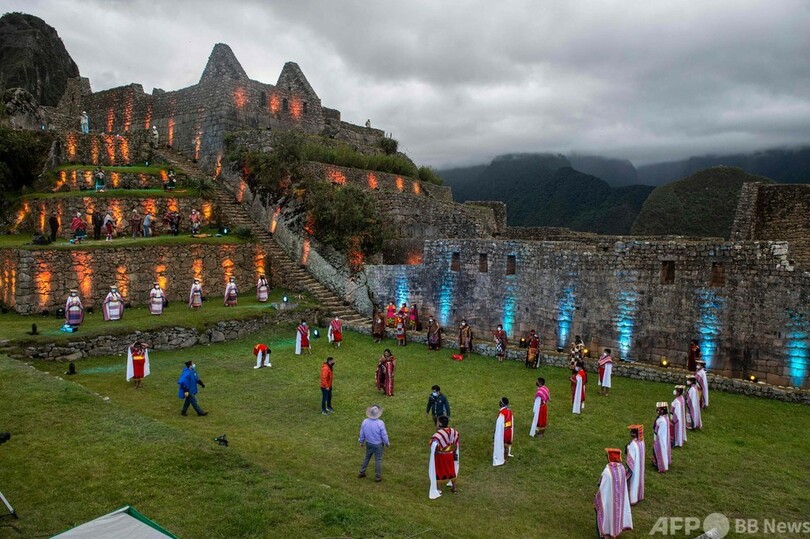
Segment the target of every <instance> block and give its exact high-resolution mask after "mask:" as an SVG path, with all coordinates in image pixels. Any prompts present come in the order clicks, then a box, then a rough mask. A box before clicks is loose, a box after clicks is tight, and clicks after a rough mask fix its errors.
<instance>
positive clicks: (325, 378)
mask: <svg viewBox="0 0 810 539" xmlns="http://www.w3.org/2000/svg"><path fill="white" fill-rule="evenodd" d="M334 368H335V358H333V357H331V356H329V357H328V358H326V361H324V362H323V364H322V365H321V413H322V414H323V415H329V414H330V413H331V412H334V410H333V409H332V378H333V376H334Z"/></svg>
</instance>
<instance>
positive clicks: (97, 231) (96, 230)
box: [93, 210, 104, 240]
mask: <svg viewBox="0 0 810 539" xmlns="http://www.w3.org/2000/svg"><path fill="white" fill-rule="evenodd" d="M102 226H104V214H103V213H101V210H96V211H94V212H93V239H94V240H100V239H101V227H102Z"/></svg>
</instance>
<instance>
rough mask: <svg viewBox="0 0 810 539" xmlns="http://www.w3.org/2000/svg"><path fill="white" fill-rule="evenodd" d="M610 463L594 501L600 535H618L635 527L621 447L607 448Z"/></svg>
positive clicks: (604, 472) (600, 480) (603, 471)
mask: <svg viewBox="0 0 810 539" xmlns="http://www.w3.org/2000/svg"><path fill="white" fill-rule="evenodd" d="M605 452H607V457H608V463H607V465H606V466H605V469H604V470H602V476H601V477H600V479H599V491H598V492H597V493H596V498H595V499H594V501H593V504H594V507H595V508H596V529H597V530H598V532H599V537H618V536H619V535H620V534H621V533H622V532H623V531H625V530H632V529H633V515H632V513H631V510H630V496H629V493H628V492H627V477H626V475H625V474H626V472H625V470H624V466H622V451H621V449H613V448H606V449H605Z"/></svg>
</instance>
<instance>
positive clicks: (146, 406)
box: [0, 326, 810, 538]
mask: <svg viewBox="0 0 810 539" xmlns="http://www.w3.org/2000/svg"><path fill="white" fill-rule="evenodd" d="M293 336H294V330H293V328H292V327H280V326H277V327H275V328H273V330H272V331H268V332H266V333H263V334H261V335H257V336H252V337H249V338H246V339H244V340H242V341H234V342H231V343H223V344H219V345H211V346H203V347H196V348H192V349H187V350H184V351H178V352H155V353H153V354H152V357H151V365H152V375H151V376H150V377H148V378H147V379H146V380H145V382H144V388H143V389H139V390H135V389H132V388H131V387H130V385H128V384H127V383H126V382H125V381H124V376H125V360H124V357H103V358H92V359H87V360H82V361H80V362H77V368H78V371H79V374H78V375H77V376H75V377H72V378H70V379H67V380H66V379H62V377H61V376H59V377H57V376H54V375H61V373H62V372H63V371H64V370H65V365H64V364H55V363H36V364H35V367H36V368H35V369H32V368H30V367H28V366H26V365H25V364H23V363H20V362H16V361H12V360H8V359H0V395H2V396H3V402H4V405H3V406H0V430H4V431H5V430H7V431H10V432H12V435H13V437H12V440H11V441H10V442H9V443H7V444H5V445H4V446H3V448H2V449H0V455H2V459H3V460H2V463H3V465H2V467H0V486H2V489H3V492H4V493H5V494H6V496H7V497H9V500H10V501H11V503H12V504H13V505H14V506H15V508H16V509H17V511H18V513H19V514H20V516H21V519H20V520H19V521H4V522H0V536H3V534H7V535H8V536H12V537H16V536H18V534H17V533H16V532H12V531H11V530H10V526H15V527H16V528H17V529H18V530H19V532H20V533H19V536H25V537H31V536H41V535H47V534H51V533H55V532H58V531H60V530H63V529H65V528H68V527H70V526H72V525H75V524H77V523H80V522H83V521H85V520H88V519H91V518H94V517H95V516H98V515H101V514H103V513H106V512H108V511H110V510H112V509H115V508H117V507H119V506H122V505H125V504H131V505H133V506H135V507H136V508H138V510H140V511H141V512H143V513H144V514H145V515H147V516H149V517H150V518H153V519H154V520H156V521H157V522H159V523H160V524H162V525H163V526H165V527H166V528H168V529H169V530H171V531H173V532H174V533H176V534H177V535H179V536H180V537H282V536H289V537H384V536H386V537H416V536H419V537H510V538H511V537H572V538H573V537H589V536H593V529H594V525H593V505H592V504H593V497H594V494H595V491H596V483H597V480H598V477H599V474H600V473H601V470H602V468H603V467H604V463H605V457H604V452H603V448H605V447H624V445H625V443H626V442H627V439H628V436H627V430H626V428H625V427H626V426H627V425H629V424H631V423H639V422H640V423H644V424H645V425H646V426H647V427H648V432H647V447H648V451H647V460H648V468H647V481H646V500H644V501H643V502H642V503H641V504H640V505H638V506H637V507H636V508H634V509H633V519H634V523H635V531H634V532H632V533H629V534H627V536H630V537H642V536H646V535H647V534H648V533H649V531H650V529H651V528H652V526H653V524H654V523H655V522H656V520H657V519H658V518H659V517H660V516H682V517H689V516H693V517H699V518H700V519H701V520H702V519H703V518H704V517H705V516H707V515H708V514H710V513H712V512H720V513H725V514H726V515H728V516H729V517H730V518H735V517H736V518H757V519H763V518H775V519H777V520H785V521H796V520H807V516H808V512H807V507H808V504H809V503H810V459H808V455H810V439H809V438H808V437H807V434H806V433H807V431H808V429H810V414H808V409H807V408H806V407H801V406H798V405H790V404H786V403H783V402H776V401H767V400H760V399H752V398H745V397H743V396H739V395H730V394H722V393H719V392H715V393H713V394H712V403H711V408H709V409H708V410H707V411H706V412H705V414H704V424H705V428H704V430H703V431H701V432H695V433H691V432H690V433H689V441H688V443H687V446H686V447H685V448H682V449H678V450H676V451H675V454H674V458H673V466H672V468H671V470H670V472H669V473H667V474H663V475H661V474H657V473H655V472H654V471H653V470H652V469H651V463H650V452H651V446H652V436H651V433H649V427H650V426H651V423H652V421H653V419H654V417H655V403H656V401H660V400H671V398H672V396H671V395H672V394H671V391H672V388H671V387H670V386H668V385H664V384H653V383H646V382H640V381H634V380H629V379H624V378H615V379H614V388H613V392H612V393H611V396H610V397H608V398H604V397H599V396H598V395H597V394H596V393H597V392H596V388H595V387H594V384H593V380H591V384H589V386H588V400H587V408H586V410H585V412H584V413H583V415H581V416H574V415H572V414H571V413H570V397H569V396H570V386H569V382H568V376H569V373H568V372H567V371H566V370H563V369H556V368H551V367H544V368H541V369H540V370H538V371H533V370H526V369H525V367H523V365H522V364H520V363H518V362H507V363H504V364H498V363H496V362H495V361H494V360H493V359H492V358H484V357H480V356H473V357H472V358H470V359H468V360H465V361H464V362H455V361H452V360H451V359H450V358H449V356H450V351H446V350H445V351H442V352H440V353H436V354H429V353H428V352H427V351H426V350H425V346H424V345H416V344H412V345H410V346H407V347H406V348H400V349H393V350H394V352H395V354H396V355H397V357H398V364H397V373H396V391H395V396H394V397H389V398H384V397H381V396H379V394H378V393H377V392H376V391H375V389H374V383H373V374H374V366H375V364H376V360H377V357H378V356H379V355H380V353H381V352H382V349H383V348H384V347H385V346H389V347H392V346H393V341H390V340H389V341H386V342H385V343H384V345H383V346H381V345H376V344H374V343H373V342H372V341H371V339H370V338H368V337H365V336H361V335H356V334H352V333H349V334H347V336H346V342H345V343H344V346H343V347H342V348H341V349H339V350H332V349H331V348H329V345H328V343H327V342H326V341H325V339H324V338H322V339H318V340H315V341H314V347H315V353H314V354H313V355H311V356H308V355H304V356H294V354H293V348H294V342H293ZM259 340H262V341H264V342H267V343H268V344H269V345H270V347H271V349H272V350H273V354H272V356H271V359H272V362H273V367H272V368H271V369H262V370H258V371H256V370H254V369H253V368H252V367H253V365H254V363H255V360H254V358H252V357H251V348H252V346H253V344H254V343H255V342H257V341H259ZM121 352H122V354H123V353H124V350H122V351H121ZM326 355H333V356H334V357H335V358H336V366H335V385H334V399H333V405H334V407H335V409H336V412H335V414H333V415H330V416H328V417H324V416H322V415H321V414H320V406H319V405H320V391H319V389H318V380H319V369H320V364H321V362H322V361H323V359H324V358H325V356H326ZM190 358H193V359H194V360H195V361H196V363H197V365H198V370H199V372H200V375H201V378H202V379H203V380H204V381H205V383H206V388H205V389H202V390H201V392H200V394H199V395H198V397H199V401H200V404H201V405H202V407H203V408H204V409H206V410H208V411H209V412H210V415H209V416H207V417H204V418H200V417H196V416H195V415H194V414H193V413H191V414H190V415H189V416H188V417H182V416H181V415H180V414H179V409H180V406H181V400H180V399H178V398H177V396H176V395H177V384H176V381H177V377H178V375H179V374H180V371H181V367H182V363H183V362H184V361H186V360H187V359H190ZM45 372H50V373H51V374H50V375H49V374H45ZM540 374H542V375H543V376H545V378H546V379H547V383H548V386H549V388H550V390H551V396H552V402H551V408H550V413H549V425H550V426H549V430H548V432H547V433H546V437H545V438H542V439H531V438H529V436H528V431H529V424H530V421H531V408H532V401H533V398H534V379H535V377H536V376H538V375H540ZM434 383H438V384H440V385H441V386H442V389H443V391H444V392H445V394H447V395H448V398H449V400H450V404H451V407H452V422H451V424H452V425H453V426H455V427H456V428H457V429H459V431H460V433H461V470H460V475H459V488H460V493H459V494H458V495H452V494H450V493H449V492H448V493H446V494H445V495H444V496H442V497H441V498H440V499H438V500H435V501H430V500H429V499H428V482H427V470H426V464H427V458H428V443H427V442H428V439H429V437H430V435H431V434H432V432H433V426H432V422H431V420H430V419H428V418H426V417H425V416H424V407H425V403H426V400H427V394H428V392H429V390H430V386H431V385H432V384H434ZM501 396H507V397H509V398H510V400H511V401H512V404H513V406H512V408H513V409H514V411H515V425H516V431H515V443H514V446H513V448H514V449H513V451H514V453H515V454H516V458H515V459H513V460H510V461H509V462H508V463H507V464H506V465H505V466H502V467H498V468H493V467H492V465H491V459H492V456H491V450H492V432H493V428H494V421H495V416H496V414H497V410H498V406H497V403H498V399H499V398H500V397H501ZM373 402H380V403H381V404H382V405H383V406H384V407H385V413H384V415H383V419H384V420H385V422H386V425H387V427H388V431H389V435H390V437H391V442H392V446H391V447H390V448H389V449H388V450H387V451H386V453H385V457H384V463H383V476H384V480H383V482H382V483H379V484H378V483H374V482H373V480H370V479H358V478H357V470H358V468H359V465H360V462H361V458H362V454H361V450H360V449H359V448H358V445H357V433H358V428H359V425H360V421H361V420H362V419H363V417H364V410H365V408H366V407H367V406H368V405H369V404H370V403H373ZM222 433H227V435H228V438H229V440H230V442H231V445H230V447H227V448H226V447H221V446H218V445H216V444H215V443H214V442H213V438H214V437H215V436H218V435H220V434H222Z"/></svg>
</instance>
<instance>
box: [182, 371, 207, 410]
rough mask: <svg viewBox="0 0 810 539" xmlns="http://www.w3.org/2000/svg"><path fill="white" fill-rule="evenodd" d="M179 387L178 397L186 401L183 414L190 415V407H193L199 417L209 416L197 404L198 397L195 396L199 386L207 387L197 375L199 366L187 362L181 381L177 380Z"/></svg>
mask: <svg viewBox="0 0 810 539" xmlns="http://www.w3.org/2000/svg"><path fill="white" fill-rule="evenodd" d="M177 385H178V386H180V387H179V389H178V393H177V396H178V397H179V398H181V399H186V400H185V402H184V403H183V410H182V411H181V412H180V413H181V414H183V415H188V414H187V413H186V412H187V411H188V407H189V406H192V407H193V408H194V411H195V412H197V415H208V412H204V411H203V409H202V408H200V405H199V404H197V397H196V396H195V395H197V386H200V387H205V384H204V383H203V381H202V380H200V376H199V375H198V374H197V366H196V365H195V364H194V362H193V361H191V360H189V361H186V368H185V369H183V372H182V373H180V379H179V380H177Z"/></svg>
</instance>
